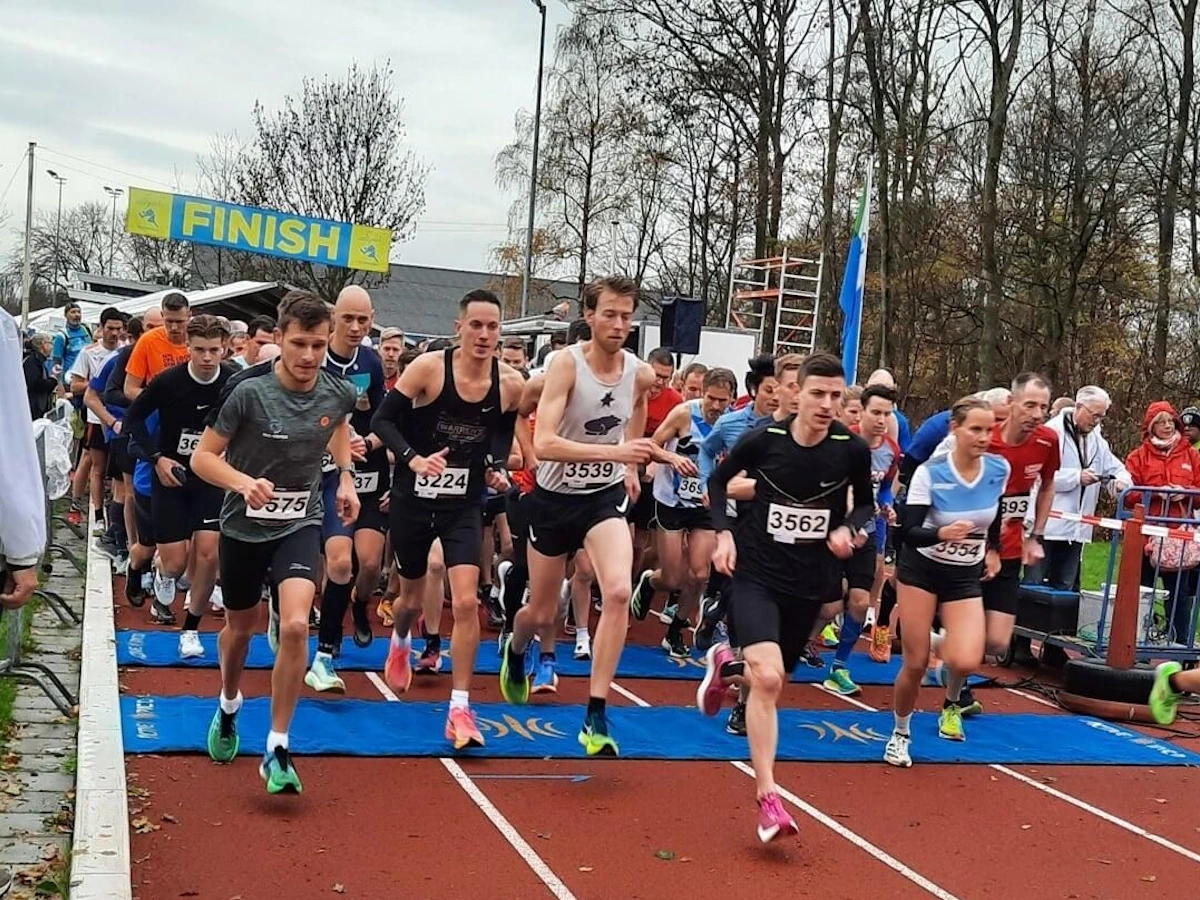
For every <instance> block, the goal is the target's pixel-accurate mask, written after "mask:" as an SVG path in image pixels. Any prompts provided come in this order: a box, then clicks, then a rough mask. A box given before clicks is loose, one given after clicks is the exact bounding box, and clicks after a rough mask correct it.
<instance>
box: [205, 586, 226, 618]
mask: <svg viewBox="0 0 1200 900" xmlns="http://www.w3.org/2000/svg"><path fill="white" fill-rule="evenodd" d="M208 607H209V609H210V610H211V611H212V612H213V613H214V614H215V615H223V614H224V613H225V595H224V594H223V593H222V592H221V586H220V585H219V584H214V585H213V589H212V596H211V597H209V598H208Z"/></svg>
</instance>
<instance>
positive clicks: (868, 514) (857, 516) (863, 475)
mask: <svg viewBox="0 0 1200 900" xmlns="http://www.w3.org/2000/svg"><path fill="white" fill-rule="evenodd" d="M862 455H863V464H862V465H861V466H859V467H858V468H857V470H856V471H855V473H854V480H853V481H852V482H851V483H850V487H851V488H853V489H854V508H853V509H852V510H850V512H849V513H847V514H846V524H847V525H848V526H849V527H850V530H851V531H859V530H861V529H863V528H866V527H867V524H868V523H869V522H870V521H871V520H872V519H874V518H875V486H874V485H873V484H872V483H871V451H870V450H867V449H866V447H865V446H864V447H863V448H862Z"/></svg>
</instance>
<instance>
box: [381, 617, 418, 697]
mask: <svg viewBox="0 0 1200 900" xmlns="http://www.w3.org/2000/svg"><path fill="white" fill-rule="evenodd" d="M410 650H412V640H411V639H409V638H408V637H405V638H404V640H401V639H400V638H399V637H398V636H397V634H396V632H394V631H393V632H392V639H391V641H390V642H389V643H388V655H387V662H385V663H384V664H383V680H384V681H386V682H387V686H388V687H390V688H391V689H392V690H393V691H395V692H396V693H397V694H403V693H404V692H405V691H407V690H408V689H409V687H410V686H411V685H412V677H413V671H412V662H411V660H410V659H409V651H410Z"/></svg>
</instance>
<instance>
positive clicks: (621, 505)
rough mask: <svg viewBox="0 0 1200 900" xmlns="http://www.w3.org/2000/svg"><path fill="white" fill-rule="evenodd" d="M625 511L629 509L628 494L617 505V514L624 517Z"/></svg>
mask: <svg viewBox="0 0 1200 900" xmlns="http://www.w3.org/2000/svg"><path fill="white" fill-rule="evenodd" d="M627 509H629V495H628V494H626V495H625V499H624V500H622V501H621V502H620V503H618V504H617V512H619V513H620V514H621V515H625V510H627Z"/></svg>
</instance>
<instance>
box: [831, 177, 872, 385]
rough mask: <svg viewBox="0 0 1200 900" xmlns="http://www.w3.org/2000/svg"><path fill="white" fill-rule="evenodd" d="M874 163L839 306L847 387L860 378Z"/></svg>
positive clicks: (861, 201)
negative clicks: (860, 351)
mask: <svg viewBox="0 0 1200 900" xmlns="http://www.w3.org/2000/svg"><path fill="white" fill-rule="evenodd" d="M874 168H875V163H874V160H872V162H871V164H870V165H869V166H868V167H867V181H866V184H864V185H863V192H862V196H861V197H860V198H859V201H858V215H857V217H856V218H855V220H854V233H853V234H851V235H850V247H849V249H848V250H847V251H846V272H845V274H844V275H842V290H841V294H840V295H839V296H838V305H839V306H840V307H841V308H842V368H844V369H845V370H846V384H854V383H855V381H856V379H857V378H858V342H859V333H860V331H861V330H862V305H863V282H864V280H865V279H866V276H867V227H868V225H869V224H870V221H871V174H872V171H873V170H874Z"/></svg>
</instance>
